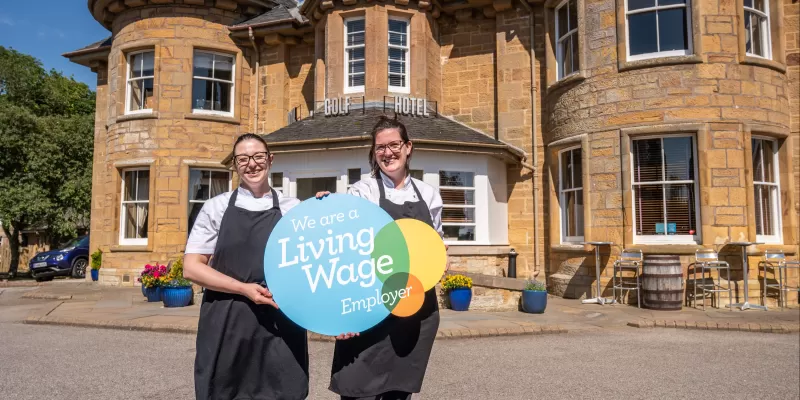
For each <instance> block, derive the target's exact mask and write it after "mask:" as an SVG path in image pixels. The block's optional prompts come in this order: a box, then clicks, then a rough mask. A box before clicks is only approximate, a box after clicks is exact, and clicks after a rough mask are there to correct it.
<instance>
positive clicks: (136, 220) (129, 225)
mask: <svg viewBox="0 0 800 400" xmlns="http://www.w3.org/2000/svg"><path fill="white" fill-rule="evenodd" d="M121 191H122V207H121V211H120V229H119V234H120V240H119V243H120V244H121V245H146V244H147V220H148V214H149V211H150V169H126V170H123V171H122V188H121Z"/></svg>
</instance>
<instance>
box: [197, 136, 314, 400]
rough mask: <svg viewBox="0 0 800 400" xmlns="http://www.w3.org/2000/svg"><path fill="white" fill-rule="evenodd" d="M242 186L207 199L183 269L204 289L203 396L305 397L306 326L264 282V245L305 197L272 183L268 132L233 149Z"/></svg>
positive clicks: (239, 141)
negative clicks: (291, 195) (279, 302)
mask: <svg viewBox="0 0 800 400" xmlns="http://www.w3.org/2000/svg"><path fill="white" fill-rule="evenodd" d="M233 154H234V156H233V162H234V165H235V167H236V172H237V173H238V174H239V178H240V184H239V187H238V188H237V189H236V190H234V191H232V192H228V193H223V194H221V195H219V196H216V197H214V198H212V199H211V200H209V201H207V202H206V203H205V204H204V205H203V208H202V210H201V211H200V213H199V215H198V216H197V220H196V221H195V223H194V227H193V228H192V232H191V234H190V236H189V240H188V242H187V243H186V256H185V257H184V274H185V276H186V278H188V279H190V280H192V281H193V282H195V283H197V284H198V285H201V286H203V287H204V288H205V293H204V295H203V304H202V306H201V307H200V321H199V323H198V327H197V355H196V358H195V367H194V377H195V395H196V398H197V399H305V398H306V396H307V395H308V343H307V340H306V331H305V330H303V329H301V328H300V327H298V326H297V325H295V324H294V323H292V322H291V321H289V319H288V318H286V316H285V315H284V314H283V313H282V312H281V311H279V310H278V306H277V305H276V304H275V302H274V301H273V300H272V294H271V293H270V292H269V290H268V289H267V287H266V283H265V282H264V247H265V246H266V244H267V239H269V236H270V233H271V232H272V229H273V228H274V227H275V224H277V223H278V220H280V219H281V216H283V214H285V213H286V212H287V211H288V210H289V209H291V208H292V207H294V206H295V205H297V204H298V203H299V201H298V200H297V199H294V198H289V197H283V196H281V194H280V193H278V192H276V191H275V189H272V188H271V187H270V186H269V182H268V180H267V176H269V170H270V167H271V166H272V160H273V156H272V154H270V152H269V148H268V147H267V143H266V142H265V141H264V139H263V138H261V137H260V136H257V135H254V134H249V133H248V134H244V135H242V136H239V138H238V139H237V140H236V143H235V144H234V148H233Z"/></svg>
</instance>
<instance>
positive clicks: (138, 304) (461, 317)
mask: <svg viewBox="0 0 800 400" xmlns="http://www.w3.org/2000/svg"><path fill="white" fill-rule="evenodd" d="M3 290H5V291H6V292H7V294H6V295H5V296H6V298H7V299H11V298H18V299H20V300H34V299H36V300H38V301H39V302H40V306H39V307H32V308H31V309H29V310H28V311H29V312H28V314H27V315H26V322H28V323H39V324H56V325H75V326H88V327H104V328H119V329H129V330H131V329H132V330H154V331H166V332H184V333H194V332H196V329H197V318H198V313H199V306H197V305H194V306H190V307H183V308H164V307H163V306H162V304H161V303H160V302H157V303H148V302H146V301H145V299H144V297H143V296H142V294H141V289H139V288H118V287H108V286H99V285H97V284H94V283H87V282H76V281H72V282H70V281H62V282H59V283H51V284H44V285H41V286H38V287H32V288H5V289H3V288H0V291H3ZM2 296H3V295H2V294H0V307H2V304H3V303H2V301H3V297H2ZM441 316H442V318H441V324H440V327H439V328H440V332H439V336H440V338H442V339H446V338H464V337H485V336H504V335H521V334H537V333H566V332H584V331H597V330H604V329H629V328H627V326H635V327H650V326H662V327H681V328H687V327H689V328H695V329H716V330H746V331H759V332H761V331H764V332H773V331H774V332H783V333H785V332H797V331H800V309H797V308H794V309H789V310H786V311H779V310H778V309H775V310H770V311H768V312H763V311H757V310H748V311H738V310H735V311H729V310H727V309H725V310H717V309H712V308H710V307H709V308H708V311H705V312H704V311H702V310H696V309H694V308H684V309H683V310H682V311H653V310H646V309H639V308H636V307H632V306H627V305H611V306H600V305H596V304H581V302H580V301H579V300H567V299H562V298H557V297H550V298H549V299H548V306H547V310H546V312H545V313H544V314H526V313H523V312H481V311H467V312H455V311H452V310H442V311H441ZM313 339H318V340H329V338H324V337H313Z"/></svg>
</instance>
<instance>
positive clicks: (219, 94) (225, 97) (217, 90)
mask: <svg viewBox="0 0 800 400" xmlns="http://www.w3.org/2000/svg"><path fill="white" fill-rule="evenodd" d="M214 97H215V98H214V111H225V112H230V111H231V84H230V83H222V82H214Z"/></svg>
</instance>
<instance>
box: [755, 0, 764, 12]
mask: <svg viewBox="0 0 800 400" xmlns="http://www.w3.org/2000/svg"><path fill="white" fill-rule="evenodd" d="M764 4H765V1H764V0H754V1H753V8H755V9H756V10H758V11H761V12H766V11H767V8H766V6H765V5H764Z"/></svg>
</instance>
